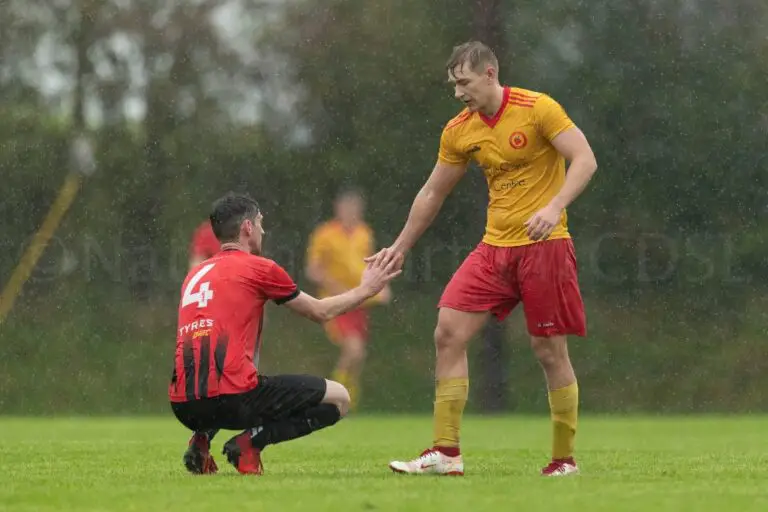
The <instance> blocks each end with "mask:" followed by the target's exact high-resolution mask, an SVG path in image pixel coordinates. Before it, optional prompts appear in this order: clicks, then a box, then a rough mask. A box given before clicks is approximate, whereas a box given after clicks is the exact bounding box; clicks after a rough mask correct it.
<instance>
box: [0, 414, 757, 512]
mask: <svg viewBox="0 0 768 512" xmlns="http://www.w3.org/2000/svg"><path fill="white" fill-rule="evenodd" d="M0 432H2V436H0V474H2V482H3V484H2V486H0V510H30V511H31V510H35V511H43V510H110V511H122V510H139V511H151V510H161V511H166V512H167V511H175V510H183V511H185V512H186V511H194V510H218V511H226V510H254V511H259V510H262V511H263V510H267V511H280V512H287V511H307V512H316V511H317V512H319V511H325V510H328V511H331V510H333V511H347V510H398V511H401V510H403V511H404V510H452V511H463V510H472V511H482V510H491V511H496V510H525V511H526V512H527V511H534V510H548V511H549V510H567V511H568V512H579V511H582V510H583V511H590V512H596V511H634V510H648V511H680V510H695V511H697V512H699V511H710V510H711V511H715V510H717V511H722V510H736V509H737V508H739V509H741V510H749V511H752V510H754V511H757V510H761V511H765V510H768V485H766V478H767V477H768V450H767V448H768V441H766V432H768V417H729V418H725V417H722V418H720V417H686V418H647V417H644V418H639V417H584V418H583V419H582V421H581V424H580V431H579V439H578V460H579V463H580V465H581V467H582V474H581V475H579V476H577V477H569V478H565V479H544V478H541V477H539V476H537V472H538V470H539V468H540V467H541V466H542V465H544V463H546V462H547V449H548V443H549V423H548V421H547V420H546V419H545V418H521V417H494V418H489V417H485V418H484V417H467V418H466V419H465V426H464V433H463V448H464V452H465V466H466V472H467V476H466V477H464V478H436V477H414V476H408V475H395V474H392V473H390V472H389V470H388V469H387V462H388V461H389V460H390V458H404V457H412V456H415V455H418V453H419V451H420V450H421V449H423V448H424V447H425V446H426V444H427V442H428V440H429V438H430V434H431V420H430V418H428V417H399V416H381V417H375V416H359V417H353V418H350V419H347V420H344V421H342V422H341V423H340V424H338V425H337V426H335V427H332V428H330V429H327V430H325V431H323V432H319V433H316V434H314V435H312V436H309V437H307V438H304V439H301V440H297V441H292V442H289V443H285V444H282V445H277V446H273V447H270V448H268V449H267V451H266V453H265V456H264V464H265V469H266V474H265V475H264V476H262V477H242V476H240V475H237V474H236V472H235V471H234V469H233V468H232V467H230V466H229V465H228V464H226V461H225V459H224V458H223V457H222V456H221V455H219V456H218V457H217V462H218V464H219V469H220V472H219V474H218V475H215V476H191V475H188V474H187V473H186V472H185V471H184V468H183V467H182V465H181V454H182V452H183V451H184V449H185V447H186V441H187V437H188V436H187V433H186V432H185V430H184V429H183V428H182V427H180V426H177V424H176V423H174V421H173V420H172V418H171V417H170V416H169V417H165V418H130V417H128V418H103V419H102V418H98V419H91V418H75V419H26V418H0ZM222 434H223V435H222ZM222 434H220V436H219V437H218V438H217V439H216V440H215V441H214V449H215V453H216V454H218V453H220V451H221V444H222V443H223V442H224V441H225V440H226V439H227V438H228V437H229V435H228V433H226V432H225V433H222Z"/></svg>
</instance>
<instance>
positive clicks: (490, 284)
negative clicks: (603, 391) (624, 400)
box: [369, 42, 597, 476]
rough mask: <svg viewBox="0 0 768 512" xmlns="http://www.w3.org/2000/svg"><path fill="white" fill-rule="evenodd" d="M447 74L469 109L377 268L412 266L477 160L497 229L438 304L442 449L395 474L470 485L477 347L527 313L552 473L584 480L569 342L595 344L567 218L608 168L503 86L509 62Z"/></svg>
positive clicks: (478, 46)
mask: <svg viewBox="0 0 768 512" xmlns="http://www.w3.org/2000/svg"><path fill="white" fill-rule="evenodd" d="M446 70H447V72H448V78H449V80H450V81H451V82H452V83H453V84H454V91H455V97H456V99H457V100H459V101H461V102H462V103H464V105H465V107H466V108H465V109H464V110H462V111H461V113H459V114H458V115H457V116H456V117H455V118H453V119H452V120H451V121H449V122H448V123H447V125H446V126H445V128H444V129H443V133H442V137H441V139H440V149H439V152H438V157H437V163H436V164H435V167H434V170H433V171H432V174H431V175H430V177H429V179H428V180H427V182H426V183H425V185H424V186H423V187H422V189H421V190H420V191H419V193H418V194H417V196H416V199H415V200H414V202H413V205H412V207H411V211H410V214H409V216H408V220H407V221H406V224H405V227H404V228H403V230H402V232H401V233H400V236H399V237H398V238H397V240H396V241H395V243H394V244H393V245H392V246H391V247H388V248H385V249H382V250H381V251H380V252H379V253H378V254H377V255H376V257H375V258H372V259H370V260H369V261H379V262H384V263H386V262H387V261H389V258H397V259H398V260H401V261H402V259H403V255H404V254H405V253H406V252H407V251H408V250H410V249H411V248H412V247H413V245H414V244H415V243H416V241H417V240H418V239H419V237H421V235H422V234H423V233H424V231H425V230H426V229H427V227H429V225H430V224H431V223H432V221H433V220H434V219H435V217H436V216H437V214H438V212H439V210H440V208H441V206H442V204H443V202H444V201H445V198H446V197H447V196H448V194H449V193H450V192H451V190H453V188H454V186H455V185H456V184H457V183H458V182H459V180H460V179H461V178H462V176H464V173H465V172H466V170H467V164H468V163H469V160H470V159H474V160H475V161H476V162H477V163H478V164H479V166H480V167H481V168H482V169H483V170H484V173H485V177H486V181H487V182H488V190H489V204H488V219H487V225H486V229H485V236H484V237H483V239H482V242H481V243H480V244H479V245H478V246H477V247H476V248H475V250H474V251H472V252H471V253H470V254H469V255H468V256H467V258H466V259H465V260H464V262H463V263H462V264H461V266H460V267H459V269H458V270H457V271H456V273H455V274H454V275H453V277H452V278H451V280H450V282H449V283H448V285H447V286H446V288H445V290H444V292H443V296H442V297H441V299H440V302H439V304H438V308H440V311H439V314H438V320H437V327H436V329H435V346H436V352H437V361H436V365H435V366H436V367H435V374H436V375H435V378H436V382H435V402H434V436H433V443H432V446H431V447H430V448H429V449H427V450H425V451H424V452H423V453H422V455H421V456H420V457H418V458H416V459H414V460H411V461H393V462H391V463H390V468H391V469H392V470H393V471H396V472H402V473H414V474H425V473H432V474H440V475H463V474H464V462H463V460H462V457H461V451H460V448H459V432H460V429H461V416H462V413H463V411H464V406H465V404H466V402H467V396H468V391H469V370H468V365H467V343H468V342H469V340H470V339H472V337H474V336H475V334H477V332H478V331H479V330H480V329H481V328H482V326H483V325H484V324H485V322H486V321H487V320H488V318H489V317H490V315H491V314H493V315H494V316H495V317H496V318H497V319H498V320H502V319H504V317H506V316H507V315H508V314H509V312H510V311H511V310H512V309H513V308H515V307H516V306H517V305H518V304H519V303H521V302H522V303H523V305H524V312H525V317H526V323H527V325H528V332H529V334H530V335H531V348H532V349H533V352H534V354H535V355H536V357H537V359H538V360H539V364H540V365H541V367H542V369H543V370H544V376H545V378H546V381H547V386H548V397H549V406H550V414H551V418H552V460H551V462H550V464H548V465H547V466H546V467H545V468H543V469H542V471H541V473H542V474H543V475H546V476H559V475H568V474H573V473H576V472H578V467H577V465H576V461H575V460H574V457H573V450H574V439H575V435H576V423H577V415H578V404H579V388H578V385H577V382H576V375H575V373H574V371H573V367H572V366H571V361H570V357H569V355H568V345H567V339H566V337H567V336H568V335H576V336H584V335H585V333H586V319H585V314H584V304H583V303H582V298H581V293H580V291H579V284H578V279H577V271H576V256H575V252H574V247H573V243H572V241H571V235H570V234H569V232H568V226H567V215H566V211H565V209H566V207H567V206H569V205H570V204H571V203H572V202H573V201H574V200H575V199H576V197H578V195H579V194H580V193H581V192H582V191H583V190H584V188H585V187H586V186H587V183H588V182H589V181H590V179H591V177H592V175H593V174H594V172H595V170H596V169H597V163H596V161H595V156H594V154H593V153H592V149H591V148H590V146H589V143H588V142H587V139H586V138H585V137H584V134H583V133H582V132H581V130H579V128H577V127H576V125H575V124H574V123H573V121H571V119H570V118H569V117H568V115H567V114H566V112H565V111H564V110H563V108H562V107H561V106H560V105H559V104H558V103H557V102H555V100H553V99H552V98H550V97H549V96H547V95H545V94H542V93H539V92H534V91H529V90H525V89H519V88H514V87H505V86H502V85H501V84H500V83H499V78H498V70H499V63H498V60H497V59H496V56H495V55H494V54H493V52H492V51H491V49H490V48H488V47H487V46H486V45H484V44H482V43H479V42H470V43H465V44H463V45H461V46H458V47H456V48H454V52H453V54H452V55H451V57H450V59H449V60H448V63H447V65H446ZM566 160H568V161H569V162H570V165H569V167H568V171H567V173H566V166H565V161H566Z"/></svg>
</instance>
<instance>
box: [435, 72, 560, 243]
mask: <svg viewBox="0 0 768 512" xmlns="http://www.w3.org/2000/svg"><path fill="white" fill-rule="evenodd" d="M573 126H574V123H573V121H571V119H570V118H569V117H568V115H567V114H566V113H565V110H563V108H562V107H561V106H560V105H559V104H558V103H557V102H556V101H555V100H553V99H552V98H550V97H549V96H547V95H546V94H542V93H538V92H534V91H528V90H525V89H518V88H510V87H505V88H504V99H503V101H502V104H501V108H500V109H499V111H498V112H497V113H496V115H495V116H494V117H492V118H489V117H487V116H485V115H483V114H481V113H479V112H469V111H468V110H466V109H465V110H464V111H462V112H461V113H460V114H459V115H458V116H456V117H455V118H453V119H452V120H451V121H450V122H448V124H447V125H446V126H445V128H444V129H443V134H442V137H441V138H440V151H439V153H438V159H439V161H441V162H445V163H449V164H466V163H467V162H469V160H470V158H471V159H474V160H475V162H477V164H478V165H479V166H480V167H481V168H482V169H483V171H484V173H485V178H486V181H487V182H488V195H489V202H488V220H487V223H486V228H485V236H484V237H483V242H485V243H487V244H489V245H494V246H499V247H513V246H519V245H527V244H531V243H534V242H533V240H531V239H530V238H528V235H527V234H526V229H525V226H524V223H525V222H526V221H527V220H528V219H529V218H531V216H532V215H533V214H534V213H536V212H537V211H538V210H540V209H541V208H543V207H544V206H546V205H547V203H549V201H550V200H551V199H552V198H553V197H554V196H555V195H557V193H558V192H559V191H560V188H561V187H562V185H563V182H564V181H565V159H564V158H563V157H562V155H560V153H559V152H558V151H557V150H556V149H555V148H554V146H552V144H551V141H552V139H554V138H555V137H556V136H557V135H558V134H559V133H561V132H563V131H565V130H567V129H568V128H571V127H573ZM569 237H570V234H569V233H568V224H567V215H566V213H565V212H563V215H562V216H561V218H560V223H559V224H558V225H557V226H555V229H554V230H553V231H552V235H551V236H550V239H556V238H569Z"/></svg>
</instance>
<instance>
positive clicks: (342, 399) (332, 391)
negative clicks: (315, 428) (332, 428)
mask: <svg viewBox="0 0 768 512" xmlns="http://www.w3.org/2000/svg"><path fill="white" fill-rule="evenodd" d="M325 383H326V386H325V396H324V397H323V400H322V402H323V403H325V404H333V405H335V406H336V408H337V409H338V410H339V414H340V415H341V417H342V418H343V417H344V416H346V415H347V412H348V411H349V402H350V398H349V391H347V388H345V387H344V386H343V385H342V384H340V383H338V382H336V381H334V380H328V379H326V381H325Z"/></svg>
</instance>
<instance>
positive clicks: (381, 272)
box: [285, 258, 403, 323]
mask: <svg viewBox="0 0 768 512" xmlns="http://www.w3.org/2000/svg"><path fill="white" fill-rule="evenodd" d="M402 264H403V262H402V258H393V259H392V260H390V261H389V262H387V263H383V264H380V263H377V262H373V263H370V264H369V265H368V268H366V269H365V271H364V272H363V277H362V279H361V280H360V285H359V286H357V287H355V288H353V289H351V290H349V291H347V292H344V293H342V294H340V295H334V296H333V297H327V298H325V299H316V298H315V297H313V296H311V295H309V294H307V293H303V292H301V293H299V294H298V295H297V296H296V297H294V298H292V299H290V300H288V301H287V302H285V305H286V306H287V307H288V308H290V309H291V310H292V311H294V312H295V313H298V314H299V315H301V316H303V317H306V318H309V319H310V320H312V321H315V322H318V323H323V322H327V321H328V320H330V319H332V318H334V317H336V316H338V315H341V314H343V313H346V312H347V311H351V310H353V309H355V308H357V307H358V306H360V304H362V303H363V302H365V301H366V300H368V299H370V298H371V297H373V296H375V295H376V294H378V293H379V292H381V290H383V289H384V287H385V286H386V285H387V283H389V282H390V281H391V280H392V279H394V278H395V277H397V276H398V275H400V273H401V272H402V270H400V267H401V266H402Z"/></svg>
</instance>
